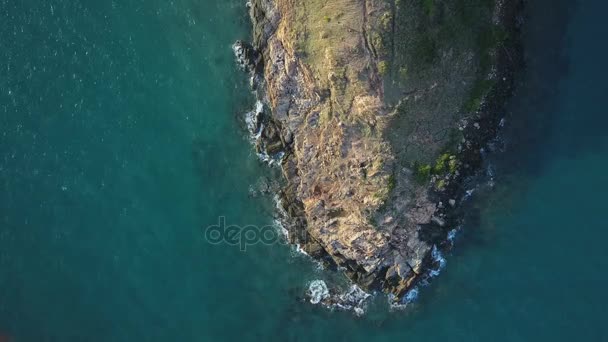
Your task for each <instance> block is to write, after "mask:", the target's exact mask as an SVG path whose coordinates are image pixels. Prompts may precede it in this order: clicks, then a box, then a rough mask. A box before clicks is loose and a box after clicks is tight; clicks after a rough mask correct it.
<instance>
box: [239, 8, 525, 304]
mask: <svg viewBox="0 0 608 342" xmlns="http://www.w3.org/2000/svg"><path fill="white" fill-rule="evenodd" d="M249 7H250V13H251V17H252V20H253V24H254V39H253V43H252V44H251V45H249V44H248V43H244V42H237V44H235V51H236V52H237V57H238V58H239V60H240V61H241V63H242V65H243V67H244V68H246V69H249V70H250V71H251V72H252V74H253V77H254V82H253V84H254V86H255V87H256V89H257V94H258V97H259V99H260V100H261V102H262V103H264V104H265V105H266V106H267V107H268V108H269V109H270V111H266V112H264V111H263V110H262V108H260V109H259V110H258V111H257V116H256V117H254V118H253V119H252V120H251V122H250V123H249V124H250V128H251V129H252V131H253V132H254V134H255V135H256V138H258V140H257V146H256V148H257V150H258V152H259V153H260V154H263V155H265V156H266V157H267V158H268V159H270V160H272V159H274V160H276V161H278V162H280V165H281V168H282V170H283V175H284V178H285V180H286V185H285V187H284V188H283V190H282V191H281V196H280V198H281V207H282V209H283V210H284V212H285V214H286V217H287V218H288V220H287V221H286V225H287V227H288V229H289V237H290V240H291V242H293V243H297V244H299V245H301V247H302V248H303V249H304V250H305V251H306V252H307V253H308V254H310V255H311V256H313V257H315V258H319V259H322V260H324V261H326V262H327V263H328V264H330V265H334V266H337V268H338V269H339V270H341V271H343V272H344V273H345V274H346V275H347V276H348V277H349V278H351V279H352V280H353V281H354V282H355V283H357V284H358V285H360V286H361V287H363V288H365V289H382V290H384V291H385V292H388V293H392V294H394V295H395V297H396V298H400V297H401V296H403V294H404V293H405V292H406V291H407V290H408V289H410V288H411V287H412V286H414V285H415V284H416V283H417V282H418V281H420V280H421V279H424V278H426V277H428V275H429V272H430V271H432V270H433V269H435V268H436V267H438V265H437V260H436V258H434V257H433V256H434V254H435V253H436V252H437V250H438V249H441V248H442V247H444V246H445V241H446V240H447V236H448V232H449V231H450V229H452V228H454V225H456V224H457V223H458V220H459V214H458V210H457V208H458V204H459V202H460V198H461V197H462V195H463V192H464V191H463V190H464V189H463V188H462V184H463V181H464V180H465V179H467V178H469V177H471V176H473V175H474V174H475V172H476V170H478V168H479V167H480V164H481V150H482V149H483V146H484V145H485V144H486V143H487V142H488V141H489V140H490V139H492V138H493V137H495V136H496V131H497V129H498V126H499V125H500V115H501V112H500V111H501V107H502V105H503V104H504V101H505V99H506V98H507V97H508V96H509V94H510V92H511V88H512V79H513V77H512V74H513V72H514V70H516V69H517V67H518V65H519V58H518V56H519V53H518V51H519V50H518V45H517V25H516V23H517V15H518V13H519V7H520V4H519V1H517V0H443V1H442V0H392V1H391V0H253V1H251V2H250V3H249ZM256 77H257V78H258V79H257V80H255V78H256Z"/></svg>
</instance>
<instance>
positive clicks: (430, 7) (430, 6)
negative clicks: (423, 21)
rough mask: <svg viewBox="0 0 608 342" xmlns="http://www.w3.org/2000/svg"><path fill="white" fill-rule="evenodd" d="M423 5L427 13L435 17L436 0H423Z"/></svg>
mask: <svg viewBox="0 0 608 342" xmlns="http://www.w3.org/2000/svg"><path fill="white" fill-rule="evenodd" d="M422 6H423V7H424V11H425V12H426V15H428V16H429V17H433V16H434V15H435V10H436V7H435V0H422Z"/></svg>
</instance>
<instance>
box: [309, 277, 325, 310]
mask: <svg viewBox="0 0 608 342" xmlns="http://www.w3.org/2000/svg"><path fill="white" fill-rule="evenodd" d="M308 295H309V296H310V302H311V303H312V304H319V303H320V302H321V301H322V300H324V299H327V298H329V289H328V288H327V284H325V282H324V281H323V280H318V279H317V280H313V281H311V282H310V284H309V285H308Z"/></svg>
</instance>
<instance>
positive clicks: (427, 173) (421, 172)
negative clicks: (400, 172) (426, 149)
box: [414, 162, 433, 184]
mask: <svg viewBox="0 0 608 342" xmlns="http://www.w3.org/2000/svg"><path fill="white" fill-rule="evenodd" d="M432 170H433V168H432V167H431V165H428V164H426V165H420V164H418V162H415V163H414V178H415V179H416V181H417V182H418V183H420V184H424V183H426V182H428V181H429V179H430V178H431V172H432Z"/></svg>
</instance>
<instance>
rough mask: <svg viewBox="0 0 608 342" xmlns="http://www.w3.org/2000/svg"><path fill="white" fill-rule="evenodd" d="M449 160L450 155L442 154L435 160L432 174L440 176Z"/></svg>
mask: <svg viewBox="0 0 608 342" xmlns="http://www.w3.org/2000/svg"><path fill="white" fill-rule="evenodd" d="M449 159H450V155H449V154H448V153H444V154H442V155H440V156H439V158H437V161H436V162H435V167H434V168H433V172H434V173H435V174H442V173H444V172H445V171H446V167H447V163H448V160H449Z"/></svg>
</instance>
